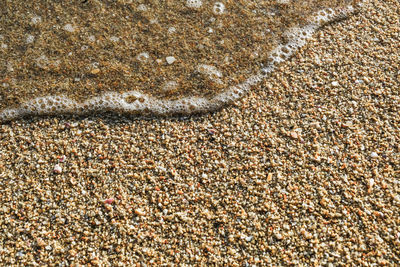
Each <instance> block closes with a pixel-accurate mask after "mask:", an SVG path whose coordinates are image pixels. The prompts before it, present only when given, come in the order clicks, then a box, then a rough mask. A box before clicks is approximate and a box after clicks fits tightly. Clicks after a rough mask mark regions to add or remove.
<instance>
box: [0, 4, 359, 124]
mask: <svg viewBox="0 0 400 267" xmlns="http://www.w3.org/2000/svg"><path fill="white" fill-rule="evenodd" d="M281 2H282V1H281ZM286 2H289V4H290V1H285V3H284V4H288V3H286ZM204 4H205V3H203V1H197V0H196V1H194V0H190V1H189V0H188V1H186V6H187V7H189V8H191V9H201V8H203V6H204ZM139 9H141V10H147V7H146V6H145V5H140V6H139ZM228 9H229V5H227V4H224V3H223V2H215V3H213V5H212V12H213V13H215V14H216V15H220V14H223V13H226V12H228ZM353 11H354V6H352V5H346V6H340V7H338V8H336V9H332V8H326V9H322V10H318V11H317V12H316V13H314V14H312V15H311V16H309V17H308V18H307V22H306V23H303V25H301V26H299V25H295V26H292V27H290V28H288V29H286V30H285V31H284V32H283V33H282V38H284V39H285V41H284V42H282V43H277V44H276V45H275V47H273V48H272V49H271V50H270V51H267V52H265V51H258V53H268V54H267V55H266V57H267V60H266V62H267V63H266V64H260V66H259V67H258V70H256V71H255V72H254V73H252V74H251V73H250V74H249V75H248V76H247V77H246V79H245V80H244V81H239V82H237V83H236V84H235V83H234V82H233V84H232V83H230V84H228V85H226V83H225V82H224V80H223V78H224V77H223V76H224V73H223V72H222V71H221V70H220V68H219V66H218V65H208V64H203V63H199V64H197V66H195V71H197V72H198V73H200V74H201V75H204V77H205V79H208V80H210V82H211V86H217V87H218V86H222V87H224V86H225V87H224V88H222V89H220V90H219V91H218V93H216V94H214V95H204V96H202V95H195V94H194V95H182V97H178V98H176V97H175V98H170V99H169V98H167V97H164V98H160V97H157V95H152V94H149V93H147V92H143V91H141V90H138V89H135V90H125V91H122V92H114V91H112V90H108V91H105V92H104V93H101V94H99V95H95V96H93V97H90V94H88V97H86V98H85V99H83V100H78V99H75V98H73V97H70V96H69V95H68V94H65V95H64V94H57V95H44V96H39V97H36V98H32V99H30V100H24V101H23V102H22V103H20V104H19V105H18V106H14V107H6V108H4V109H3V110H1V112H0V121H9V120H13V119H16V118H20V117H22V116H30V115H51V114H89V113H95V112H103V111H111V112H118V113H127V114H140V115H162V116H164V115H174V114H192V113H201V112H207V111H212V110H216V109H218V108H220V107H222V106H225V105H227V104H230V103H232V102H234V101H236V100H237V99H239V98H241V97H243V96H244V95H245V94H246V93H247V92H248V91H249V90H250V88H251V86H253V85H256V84H258V83H259V82H260V81H262V80H263V79H264V78H265V77H266V76H268V74H269V73H271V72H272V71H274V69H275V68H276V66H277V64H280V63H281V62H283V61H285V60H287V59H288V58H290V56H291V55H293V53H294V52H296V51H297V50H298V49H299V48H300V47H302V46H304V45H305V44H306V43H307V40H309V39H310V38H311V37H312V35H313V33H314V32H315V31H316V30H317V29H319V28H320V27H321V26H323V25H324V24H326V23H329V22H331V21H333V20H335V19H337V18H340V17H345V16H348V15H349V14H350V13H352V12H353ZM265 16H267V15H265ZM155 19H156V18H155ZM31 21H32V23H34V24H38V23H39V24H40V23H42V21H43V19H42V18H41V17H39V16H34V17H32V19H31ZM244 23H245V22H244ZM63 29H64V30H65V31H67V32H73V31H76V30H78V27H77V26H76V25H72V24H70V23H68V24H65V25H64V26H63ZM170 34H171V33H170ZM90 38H91V41H92V42H96V41H95V40H94V38H93V36H90ZM26 40H29V42H33V41H34V36H33V35H29V36H28V37H26ZM0 41H1V40H0ZM118 41H119V39H118V40H115V42H118ZM266 41H267V40H266ZM117 45H118V44H117ZM189 49H190V48H189ZM135 52H136V51H135ZM127 56H131V55H128V54H127ZM132 57H135V58H136V59H137V60H138V61H140V62H149V61H154V59H152V58H151V56H150V52H147V51H138V52H137V54H136V55H135V56H132ZM157 60H159V61H161V59H157ZM157 60H155V62H157ZM167 60H168V64H170V65H173V64H175V61H176V59H175V58H174V60H171V58H170V59H167ZM158 63H159V64H162V62H161V63H160V62H158ZM257 63H258V62H257V60H254V64H257ZM36 64H37V65H38V67H39V68H43V69H47V68H50V67H49V65H51V64H53V65H54V64H57V62H50V61H49V60H48V59H47V57H46V56H43V57H41V58H38V59H37V62H36ZM4 65H6V64H5V63H4ZM96 66H97V65H96V64H95V65H94V67H93V69H92V73H93V75H96V74H97V73H98V72H99V71H98V68H97V67H96ZM9 67H10V66H9ZM53 67H54V66H53ZM11 68H12V67H11ZM38 75H40V73H38ZM44 79H45V78H44ZM4 80H7V78H5V79H4V77H3V84H4V83H6V82H7V81H4ZM76 80H78V81H79V78H76ZM177 87H178V81H175V80H169V81H168V80H167V81H165V82H164V83H163V85H162V90H163V91H164V92H168V91H174V90H176V88H177ZM39 92H40V90H39ZM39 95H40V94H39Z"/></svg>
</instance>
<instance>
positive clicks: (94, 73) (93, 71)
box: [90, 69, 100, 75]
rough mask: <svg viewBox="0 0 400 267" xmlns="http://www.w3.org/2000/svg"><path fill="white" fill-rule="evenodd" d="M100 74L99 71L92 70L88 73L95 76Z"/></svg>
mask: <svg viewBox="0 0 400 267" xmlns="http://www.w3.org/2000/svg"><path fill="white" fill-rule="evenodd" d="M99 72H100V69H93V70H92V71H91V72H90V73H91V74H93V75H96V74H98V73H99Z"/></svg>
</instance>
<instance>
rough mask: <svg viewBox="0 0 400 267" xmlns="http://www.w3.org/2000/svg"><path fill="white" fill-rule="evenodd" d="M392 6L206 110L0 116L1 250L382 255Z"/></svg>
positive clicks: (5, 258)
mask: <svg viewBox="0 0 400 267" xmlns="http://www.w3.org/2000/svg"><path fill="white" fill-rule="evenodd" d="M194 2H196V1H193V3H194ZM382 14H385V15H384V16H383V15H382ZM399 16H400V5H399V3H398V1H393V0H389V1H374V0H369V1H367V2H366V3H365V6H364V7H362V10H361V12H360V13H359V14H357V15H355V16H354V17H353V18H351V19H349V20H346V21H342V22H339V23H338V24H335V25H331V26H329V27H327V28H325V29H324V30H323V31H321V32H319V33H318V34H317V35H316V36H315V38H314V39H313V41H312V42H311V43H310V44H309V45H307V46H305V47H304V48H302V49H301V51H300V52H299V53H298V54H296V55H295V56H294V57H293V58H292V59H291V60H289V61H288V62H286V63H284V64H282V65H281V67H280V68H279V70H277V71H276V72H274V74H272V75H271V76H270V77H268V78H267V79H266V80H265V81H264V82H263V84H262V86H260V87H256V88H253V90H252V92H251V93H250V95H249V96H247V97H245V98H243V99H242V100H241V101H240V102H238V103H236V104H234V105H232V106H230V107H227V108H225V109H223V110H220V111H218V112H215V113H212V114H206V115H203V116H191V117H177V118H172V119H154V118H153V119H151V118H128V117H122V116H114V115H107V114H104V115H99V116H91V117H84V118H81V117H65V116H64V117H63V116H60V117H56V118H27V119H25V120H18V121H13V122H10V123H7V124H2V125H0V181H1V182H0V192H1V193H0V200H1V203H2V206H1V207H0V225H1V228H0V242H1V244H2V245H1V247H0V263H1V265H5V266H30V265H40V266H42V265H50V266H51V265H53V266H70V265H74V266H78V265H85V266H86V265H87V266H90V265H91V266H97V265H98V266H134V265H150V266H152V265H156V264H157V265H168V266H173V265H236V266H238V265H239V266H249V265H254V266H268V265H296V266H297V265H303V266H309V265H316V266H319V265H322V266H336V265H355V266H359V265H366V266H370V265H371V266H374V265H388V266H396V265H398V263H399V262H400V257H399V255H400V250H399V247H400V216H399V214H400V182H399V177H400V169H399V166H400V153H399V152H400V151H399V150H400V147H399V144H400V128H399V125H400V115H399V114H400V110H399V107H400V94H399V88H400V81H399V78H400V77H399V69H400V66H399V59H398V55H399V53H400V52H399V51H400V47H399V43H400V40H399V39H400V36H399V33H398V29H399V27H400V24H399V20H398V18H399ZM316 58H319V61H317V60H316ZM333 81H340V86H333V85H332V82H333ZM356 81H362V82H356ZM378 90H379V91H380V93H379V94H376V92H377V91H378ZM295 137H296V138H295ZM373 153H375V154H376V155H375V154H373ZM61 159H62V160H61ZM56 165H59V166H60V168H62V172H60V173H55V172H54V171H53V170H54V169H55V167H54V166H56Z"/></svg>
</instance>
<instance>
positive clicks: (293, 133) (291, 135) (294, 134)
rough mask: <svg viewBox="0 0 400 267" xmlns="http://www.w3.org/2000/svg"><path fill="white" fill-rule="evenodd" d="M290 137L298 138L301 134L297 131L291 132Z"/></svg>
mask: <svg viewBox="0 0 400 267" xmlns="http://www.w3.org/2000/svg"><path fill="white" fill-rule="evenodd" d="M290 137H292V138H293V139H297V138H299V135H298V134H297V133H296V132H294V131H293V132H290Z"/></svg>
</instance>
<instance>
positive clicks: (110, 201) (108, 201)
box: [104, 198, 114, 204]
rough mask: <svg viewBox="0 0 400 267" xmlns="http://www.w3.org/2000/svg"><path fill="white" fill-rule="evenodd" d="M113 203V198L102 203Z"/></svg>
mask: <svg viewBox="0 0 400 267" xmlns="http://www.w3.org/2000/svg"><path fill="white" fill-rule="evenodd" d="M113 202H114V199H113V198H109V199H106V200H104V203H106V204H112V203H113Z"/></svg>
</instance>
